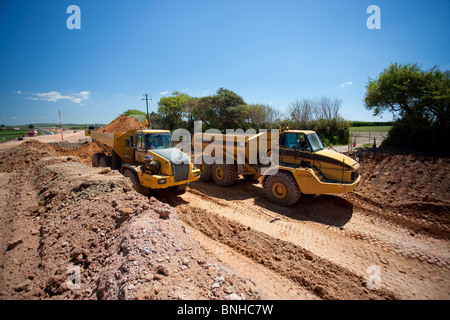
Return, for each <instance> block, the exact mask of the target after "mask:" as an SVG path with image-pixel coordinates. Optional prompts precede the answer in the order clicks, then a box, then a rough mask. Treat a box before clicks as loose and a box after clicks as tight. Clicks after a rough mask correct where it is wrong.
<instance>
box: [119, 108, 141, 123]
mask: <svg viewBox="0 0 450 320" xmlns="http://www.w3.org/2000/svg"><path fill="white" fill-rule="evenodd" d="M121 116H126V117H132V118H136V119H138V120H140V121H142V120H145V119H147V114H146V113H145V112H143V111H140V110H136V109H129V110H127V111H125V112H124V113H122V114H121Z"/></svg>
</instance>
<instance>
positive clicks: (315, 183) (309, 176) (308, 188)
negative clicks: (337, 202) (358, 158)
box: [279, 167, 361, 195]
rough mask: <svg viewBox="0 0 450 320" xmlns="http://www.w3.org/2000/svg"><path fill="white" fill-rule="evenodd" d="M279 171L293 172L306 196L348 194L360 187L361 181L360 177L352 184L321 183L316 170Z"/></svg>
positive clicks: (290, 169)
mask: <svg viewBox="0 0 450 320" xmlns="http://www.w3.org/2000/svg"><path fill="white" fill-rule="evenodd" d="M279 169H280V170H287V171H290V172H292V174H293V176H294V178H295V181H297V184H298V186H299V188H300V191H301V192H302V193H304V194H315V195H320V194H329V193H346V192H350V191H352V190H354V189H355V188H356V187H358V185H359V182H360V180H361V177H358V178H357V179H356V180H355V181H354V182H352V183H345V182H339V181H333V182H326V181H321V180H320V179H319V177H318V176H317V175H316V174H315V172H314V170H313V169H310V168H296V169H294V170H292V168H288V167H280V168H279Z"/></svg>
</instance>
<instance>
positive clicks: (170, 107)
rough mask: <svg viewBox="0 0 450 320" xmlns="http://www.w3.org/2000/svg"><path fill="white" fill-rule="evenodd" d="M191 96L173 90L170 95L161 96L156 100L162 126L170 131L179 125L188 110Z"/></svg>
mask: <svg viewBox="0 0 450 320" xmlns="http://www.w3.org/2000/svg"><path fill="white" fill-rule="evenodd" d="M189 100H191V97H190V96H189V95H187V94H185V93H180V92H178V91H174V92H173V93H172V96H170V97H162V98H161V99H159V102H158V113H159V114H160V115H161V122H162V126H163V127H164V128H165V129H167V130H170V131H173V130H175V129H178V128H180V127H181V125H182V122H183V118H184V117H185V116H186V115H187V112H188V102H189Z"/></svg>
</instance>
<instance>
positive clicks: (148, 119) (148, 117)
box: [142, 93, 152, 129]
mask: <svg viewBox="0 0 450 320" xmlns="http://www.w3.org/2000/svg"><path fill="white" fill-rule="evenodd" d="M144 97H145V98H144V99H142V100H145V103H146V105H147V123H148V127H149V129H150V116H149V114H148V100H150V101H151V100H152V98H151V97H150V98H149V97H148V94H147V93H146V94H144Z"/></svg>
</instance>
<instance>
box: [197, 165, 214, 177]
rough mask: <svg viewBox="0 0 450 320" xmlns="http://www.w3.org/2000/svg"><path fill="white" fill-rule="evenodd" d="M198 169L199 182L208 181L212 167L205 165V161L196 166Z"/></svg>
mask: <svg viewBox="0 0 450 320" xmlns="http://www.w3.org/2000/svg"><path fill="white" fill-rule="evenodd" d="M198 168H199V169H200V180H202V181H209V180H211V177H212V165H210V164H206V163H205V161H203V162H202V164H199V165H198Z"/></svg>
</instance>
